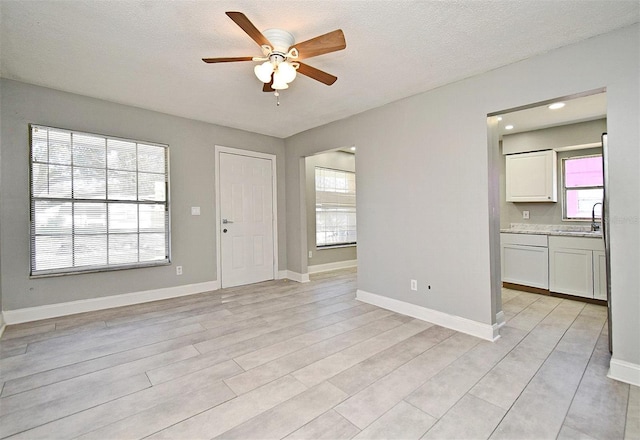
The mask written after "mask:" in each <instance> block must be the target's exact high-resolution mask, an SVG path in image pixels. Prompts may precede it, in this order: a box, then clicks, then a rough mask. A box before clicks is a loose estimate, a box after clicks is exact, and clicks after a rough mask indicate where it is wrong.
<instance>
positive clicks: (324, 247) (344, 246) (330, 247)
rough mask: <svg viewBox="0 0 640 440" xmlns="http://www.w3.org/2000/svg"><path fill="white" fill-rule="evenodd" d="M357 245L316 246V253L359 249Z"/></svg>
mask: <svg viewBox="0 0 640 440" xmlns="http://www.w3.org/2000/svg"><path fill="white" fill-rule="evenodd" d="M357 246H358V244H357V243H349V244H336V245H329V246H316V251H324V250H325V249H340V248H350V247H357Z"/></svg>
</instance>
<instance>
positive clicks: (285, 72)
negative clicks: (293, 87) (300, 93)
mask: <svg viewBox="0 0 640 440" xmlns="http://www.w3.org/2000/svg"><path fill="white" fill-rule="evenodd" d="M278 73H279V74H280V78H281V79H282V81H284V82H286V83H287V84H288V83H290V82H291V81H293V80H294V79H295V78H296V73H297V72H296V69H295V68H294V67H293V66H292V65H291V64H289V63H288V62H286V61H283V62H282V63H280V64H278Z"/></svg>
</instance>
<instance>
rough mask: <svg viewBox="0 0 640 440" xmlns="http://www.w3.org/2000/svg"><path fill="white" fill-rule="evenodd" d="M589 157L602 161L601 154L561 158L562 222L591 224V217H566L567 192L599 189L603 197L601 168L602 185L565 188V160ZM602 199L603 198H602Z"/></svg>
mask: <svg viewBox="0 0 640 440" xmlns="http://www.w3.org/2000/svg"><path fill="white" fill-rule="evenodd" d="M591 157H599V158H601V159H602V153H593V154H583V155H576V156H568V157H563V158H562V162H561V165H560V173H561V180H562V220H563V221H571V222H582V221H584V222H586V221H588V222H591V216H588V217H569V216H568V213H567V211H568V208H569V206H568V202H567V190H575V189H585V190H589V189H600V190H602V191H603V196H604V168H603V172H602V173H603V184H602V185H592V186H579V187H571V188H567V185H566V175H565V170H566V168H565V166H566V165H565V164H566V161H567V160H576V159H587V158H591ZM603 198H604V197H603ZM596 218H598V219H599V218H600V217H596Z"/></svg>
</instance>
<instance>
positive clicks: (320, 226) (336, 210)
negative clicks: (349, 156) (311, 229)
mask: <svg viewBox="0 0 640 440" xmlns="http://www.w3.org/2000/svg"><path fill="white" fill-rule="evenodd" d="M315 177H316V246H317V247H327V246H340V245H348V244H355V243H356V175H355V173H352V172H349V171H340V170H332V169H328V168H320V167H316V169H315Z"/></svg>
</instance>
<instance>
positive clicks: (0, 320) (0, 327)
mask: <svg viewBox="0 0 640 440" xmlns="http://www.w3.org/2000/svg"><path fill="white" fill-rule="evenodd" d="M5 328H7V324H5V321H4V312H0V338H1V337H2V335H3V334H4V329H5Z"/></svg>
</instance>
